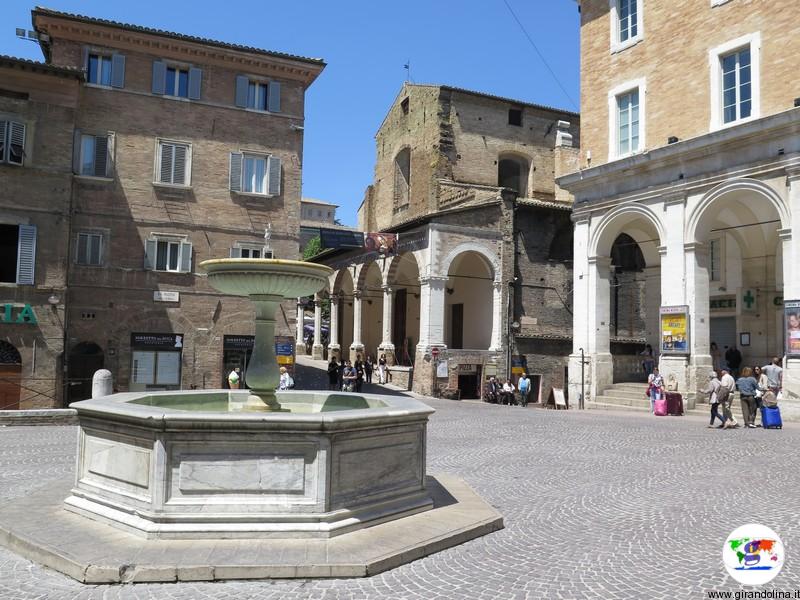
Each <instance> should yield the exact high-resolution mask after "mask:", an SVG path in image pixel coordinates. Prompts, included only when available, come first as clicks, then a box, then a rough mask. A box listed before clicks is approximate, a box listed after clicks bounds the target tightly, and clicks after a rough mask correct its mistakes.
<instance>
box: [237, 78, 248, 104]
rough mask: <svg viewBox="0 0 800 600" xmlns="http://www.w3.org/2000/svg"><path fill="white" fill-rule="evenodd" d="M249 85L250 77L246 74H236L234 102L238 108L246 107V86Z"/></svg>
mask: <svg viewBox="0 0 800 600" xmlns="http://www.w3.org/2000/svg"><path fill="white" fill-rule="evenodd" d="M248 85H250V78H248V77H247V76H246V75H237V76H236V98H235V104H236V106H238V107H239V108H247V86H248Z"/></svg>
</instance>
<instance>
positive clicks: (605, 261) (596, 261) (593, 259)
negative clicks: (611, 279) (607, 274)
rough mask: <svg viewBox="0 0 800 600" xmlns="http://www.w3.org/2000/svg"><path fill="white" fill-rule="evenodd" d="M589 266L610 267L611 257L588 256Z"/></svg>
mask: <svg viewBox="0 0 800 600" xmlns="http://www.w3.org/2000/svg"><path fill="white" fill-rule="evenodd" d="M589 264H590V265H597V266H598V267H611V257H610V256H590V257H589Z"/></svg>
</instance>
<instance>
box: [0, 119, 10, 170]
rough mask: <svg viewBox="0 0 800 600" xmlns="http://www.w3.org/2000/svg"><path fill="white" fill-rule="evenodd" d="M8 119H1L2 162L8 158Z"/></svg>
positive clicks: (0, 155) (0, 145)
mask: <svg viewBox="0 0 800 600" xmlns="http://www.w3.org/2000/svg"><path fill="white" fill-rule="evenodd" d="M7 129H8V121H0V162H3V161H4V160H5V159H6V130H7Z"/></svg>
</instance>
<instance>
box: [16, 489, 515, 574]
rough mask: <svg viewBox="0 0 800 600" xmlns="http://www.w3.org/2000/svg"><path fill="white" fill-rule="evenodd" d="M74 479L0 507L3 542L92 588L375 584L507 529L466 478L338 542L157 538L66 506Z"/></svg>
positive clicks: (25, 555)
mask: <svg viewBox="0 0 800 600" xmlns="http://www.w3.org/2000/svg"><path fill="white" fill-rule="evenodd" d="M71 486H72V479H71V478H70V479H66V478H62V479H60V480H57V481H55V482H53V483H51V484H50V485H49V486H48V487H47V488H46V489H44V490H42V491H39V492H37V493H35V494H32V495H31V496H29V497H28V498H26V500H25V502H22V503H16V504H10V505H6V506H5V507H4V508H3V509H1V510H0V545H3V546H5V547H6V548H8V549H9V550H12V551H14V552H16V553H17V554H19V555H21V556H24V557H26V558H28V559H30V560H32V561H34V562H36V563H39V564H41V565H44V566H46V567H49V568H52V569H55V570H57V571H60V572H62V573H64V574H66V575H69V576H70V577H72V578H73V579H76V580H78V581H80V582H82V583H87V584H103V583H155V582H159V583H167V582H176V581H224V580H241V579H289V578H330V577H337V578H345V577H365V576H369V575H375V574H376V573H380V572H382V571H385V570H388V569H392V568H395V567H398V566H400V565H403V564H406V563H408V562H411V561H413V560H417V559H419V558H421V557H423V556H427V555H429V554H433V553H435V552H439V551H441V550H444V549H446V548H451V547H453V546H456V545H459V544H463V543H464V542H467V541H469V540H472V539H475V538H476V537H480V536H482V535H486V534H488V533H491V532H493V531H498V530H500V529H502V528H503V518H502V516H501V515H500V514H499V513H498V512H497V511H496V510H494V509H493V508H492V507H491V506H489V505H488V504H486V503H485V502H484V501H483V500H482V499H481V498H480V497H479V496H478V495H477V494H476V493H475V492H474V491H473V490H472V489H471V488H470V487H469V486H468V485H467V484H466V483H464V481H462V480H461V479H459V478H457V477H454V476H451V475H440V476H438V477H429V478H428V489H429V490H430V492H431V496H432V498H433V500H434V508H433V509H431V510H429V511H426V512H423V513H419V514H416V515H412V516H408V517H404V518H402V519H397V520H394V521H389V522H387V523H381V524H379V525H374V526H372V527H368V528H366V529H361V530H358V531H355V532H352V533H346V534H343V535H340V536H337V537H334V538H330V539H300V540H298V539H259V540H147V539H143V538H140V537H137V536H135V535H133V534H129V533H127V532H125V531H121V530H119V529H116V528H114V527H111V526H109V525H106V524H104V523H100V522H97V521H91V520H89V519H87V518H85V517H81V516H79V515H76V514H73V513H71V512H68V511H66V510H65V509H64V508H63V500H64V498H66V497H67V496H68V495H69V490H70V488H71Z"/></svg>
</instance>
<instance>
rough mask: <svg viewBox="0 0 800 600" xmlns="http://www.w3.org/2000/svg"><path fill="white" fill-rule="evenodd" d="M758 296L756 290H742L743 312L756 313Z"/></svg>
mask: <svg viewBox="0 0 800 600" xmlns="http://www.w3.org/2000/svg"><path fill="white" fill-rule="evenodd" d="M757 298H758V294H757V293H756V290H751V289H744V290H742V311H743V312H744V311H746V312H755V311H756V310H757V309H758V302H757Z"/></svg>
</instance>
